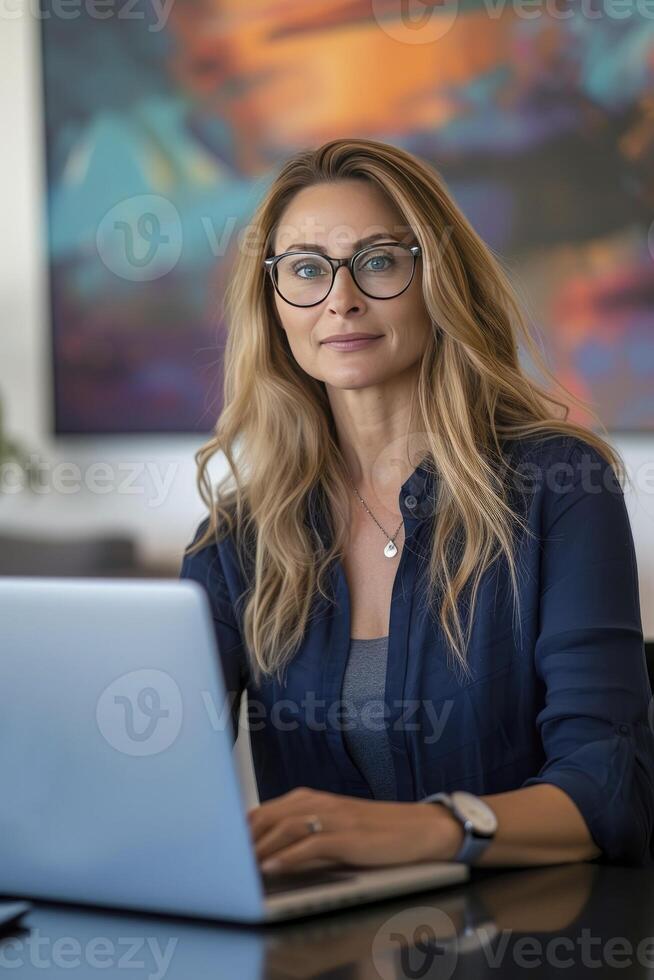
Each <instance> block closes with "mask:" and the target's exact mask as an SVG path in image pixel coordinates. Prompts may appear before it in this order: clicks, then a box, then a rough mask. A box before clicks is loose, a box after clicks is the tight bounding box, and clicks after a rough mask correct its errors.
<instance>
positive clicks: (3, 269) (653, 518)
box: [0, 5, 654, 637]
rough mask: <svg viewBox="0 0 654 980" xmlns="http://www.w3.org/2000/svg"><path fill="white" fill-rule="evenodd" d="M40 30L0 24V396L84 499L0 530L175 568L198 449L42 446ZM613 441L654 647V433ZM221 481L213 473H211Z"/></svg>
mask: <svg viewBox="0 0 654 980" xmlns="http://www.w3.org/2000/svg"><path fill="white" fill-rule="evenodd" d="M25 6H26V7H27V6H28V5H25ZM36 27H37V25H36V23H35V22H34V21H33V20H32V19H31V18H30V17H29V16H25V15H23V14H21V16H19V17H18V18H15V19H10V18H9V17H7V16H4V17H3V18H1V19H0V133H2V134H3V138H2V152H1V153H0V201H1V203H2V208H1V211H0V215H1V222H2V224H1V234H0V392H2V394H3V395H4V397H5V403H6V409H7V416H8V419H7V420H8V424H9V428H10V430H11V431H12V433H13V434H15V435H16V436H19V437H21V438H22V439H23V440H24V441H25V442H27V443H28V444H29V445H30V446H32V447H34V448H36V449H41V450H42V451H43V452H44V454H45V456H46V457H47V458H48V460H49V461H50V463H51V464H52V465H53V466H55V465H56V464H57V463H58V462H62V461H66V462H68V463H71V464H73V465H74V466H78V467H79V474H80V477H81V489H80V490H79V491H78V492H63V491H62V492H50V493H47V494H44V495H40V496H38V497H36V498H33V497H30V496H28V495H25V494H21V495H12V494H9V495H6V494H4V495H2V496H0V528H2V527H11V528H31V529H34V530H41V529H44V530H52V531H53V532H62V533H78V532H82V531H84V530H86V529H88V528H100V527H102V528H114V529H118V528H120V529H125V530H128V531H133V532H134V533H135V534H136V535H137V536H138V541H139V545H140V548H141V551H142V554H143V556H144V557H145V558H146V559H148V560H155V561H160V560H162V561H170V562H171V563H172V564H174V563H176V562H177V561H178V560H179V558H180V556H181V552H182V550H183V548H184V545H185V544H186V543H187V542H188V541H189V540H190V538H191V536H192V534H193V531H194V530H195V527H196V526H197V524H198V522H199V520H200V519H201V518H202V516H203V514H204V508H203V506H202V503H201V501H200V499H199V497H198V496H197V492H196V489H195V465H194V461H193V452H194V451H195V449H196V448H197V447H198V446H199V445H200V443H201V441H202V439H201V438H200V437H197V438H194V437H170V438H169V437H151V438H147V437H136V436H134V437H127V438H116V437H111V438H109V437H104V438H100V439H88V438H86V439H68V440H63V439H61V440H58V441H57V442H56V443H55V442H53V440H52V439H51V438H50V437H49V436H48V435H47V432H48V426H49V418H48V411H49V404H50V377H49V365H48V359H47V342H48V330H49V327H48V319H47V306H46V291H45V286H46V279H45V253H44V237H45V236H44V225H43V215H44V210H45V209H44V204H43V199H42V195H43V188H44V184H45V177H44V161H43V140H42V133H41V106H40V99H39V91H40V64H39V60H38V46H37V39H38V38H37V31H36ZM614 442H615V445H616V446H617V448H618V449H619V450H620V451H621V452H622V453H623V454H624V457H625V460H626V463H627V466H628V468H629V471H630V473H631V474H632V476H633V477H634V479H638V480H639V481H640V484H641V486H640V489H639V490H638V492H637V493H634V494H631V493H627V495H626V499H627V506H628V508H629V513H630V517H631V521H632V527H633V531H634V538H635V542H636V549H637V556H638V564H639V573H640V590H641V605H642V612H643V625H644V628H645V633H646V635H647V636H648V637H654V602H653V601H652V600H653V598H654V434H652V435H649V434H647V435H644V434H642V435H631V436H628V437H627V436H622V437H616V438H615V439H614ZM97 461H103V462H105V463H107V464H108V466H109V467H110V468H111V470H110V472H112V473H113V477H112V480H113V487H114V489H113V490H112V491H111V492H110V493H107V494H100V493H97V492H92V490H90V489H88V488H87V487H85V486H84V480H85V479H89V478H90V476H92V471H90V470H89V467H90V466H91V465H92V464H93V463H95V462H97ZM133 465H136V466H140V467H141V470H140V475H139V476H138V478H137V480H136V485H135V486H132V487H131V488H129V489H127V488H126V487H125V480H126V478H127V477H128V474H129V472H130V467H132V466H133ZM647 467H648V469H649V473H648V469H647ZM219 472H220V462H217V463H216V466H215V467H214V470H213V473H214V474H215V475H218V473H219ZM62 479H63V486H64V487H66V486H67V487H68V488H71V487H75V484H76V476H75V474H74V472H73V471H70V472H68V474H67V475H66V474H63V477H62ZM647 479H648V482H649V487H648V486H647ZM160 481H163V485H161V483H160ZM167 481H168V483H167Z"/></svg>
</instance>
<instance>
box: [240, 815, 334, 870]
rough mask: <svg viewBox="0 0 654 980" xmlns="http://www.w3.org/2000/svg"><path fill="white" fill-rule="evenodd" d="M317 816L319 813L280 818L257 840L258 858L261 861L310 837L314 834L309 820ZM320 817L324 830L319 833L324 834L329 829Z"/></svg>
mask: <svg viewBox="0 0 654 980" xmlns="http://www.w3.org/2000/svg"><path fill="white" fill-rule="evenodd" d="M316 816H318V815H317V814H294V815H293V816H288V817H283V818H282V819H281V820H278V821H277V822H276V823H275V824H274V825H273V826H272V827H270V828H269V829H268V830H267V831H266V832H265V833H264V834H263V835H262V836H261V837H259V839H258V840H257V844H256V855H257V859H258V860H259V861H261V860H262V859H263V858H266V857H268V856H269V855H271V854H274V853H275V851H279V850H282V849H283V848H287V847H288V846H289V845H290V844H292V843H294V842H295V841H300V840H303V839H304V838H305V837H308V836H309V835H310V834H312V831H310V830H309V824H308V821H309V820H310V819H311V818H312V817H316ZM319 819H320V821H321V824H322V830H321V831H319V833H321V834H324V833H325V832H326V831H327V827H326V826H325V821H324V820H323V819H322V818H319Z"/></svg>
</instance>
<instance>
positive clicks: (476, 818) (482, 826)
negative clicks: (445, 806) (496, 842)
mask: <svg viewBox="0 0 654 980" xmlns="http://www.w3.org/2000/svg"><path fill="white" fill-rule="evenodd" d="M451 795H452V799H453V801H454V803H455V804H456V807H457V809H458V810H460V811H461V813H462V814H463V815H464V817H465V818H466V819H467V820H470V822H471V823H472V825H473V827H474V828H475V831H476V832H477V833H479V834H484V835H490V834H494V833H495V831H496V830H497V817H496V816H495V814H494V813H493V811H492V810H491V808H490V807H489V806H488V804H487V803H484V801H483V800H480V799H479V797H478V796H474V795H473V794H472V793H466V792H465V790H457V791H456V792H454V793H452V794H451Z"/></svg>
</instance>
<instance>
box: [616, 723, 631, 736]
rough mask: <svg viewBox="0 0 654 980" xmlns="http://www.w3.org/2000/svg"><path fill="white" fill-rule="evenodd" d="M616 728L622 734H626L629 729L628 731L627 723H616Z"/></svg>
mask: <svg viewBox="0 0 654 980" xmlns="http://www.w3.org/2000/svg"><path fill="white" fill-rule="evenodd" d="M618 728H619V730H620V731H621V732H622V734H623V735H628V734H629V731H630V729H629V725H618Z"/></svg>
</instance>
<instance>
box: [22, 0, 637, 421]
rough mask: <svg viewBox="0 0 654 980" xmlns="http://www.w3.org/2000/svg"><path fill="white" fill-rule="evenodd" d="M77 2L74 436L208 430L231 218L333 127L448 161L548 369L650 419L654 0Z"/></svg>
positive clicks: (64, 166) (52, 249)
mask: <svg viewBox="0 0 654 980" xmlns="http://www.w3.org/2000/svg"><path fill="white" fill-rule="evenodd" d="M45 2H47V0H44V3H45ZM63 7H64V5H61V6H60V8H58V10H59V12H58V13H56V12H55V10H54V7H53V10H52V12H51V16H49V17H47V16H43V17H42V21H41V24H42V39H43V66H44V68H43V80H44V97H45V125H46V149H47V213H48V257H49V264H50V287H51V314H52V328H53V354H54V372H55V386H54V387H55V408H56V426H57V431H58V432H60V433H127V432H205V431H208V430H209V429H210V428H211V426H212V424H213V422H214V420H215V417H216V416H217V414H218V412H219V410H220V405H221V399H222V390H221V360H222V350H223V347H224V323H223V319H222V317H223V312H222V308H221V303H222V295H223V292H224V288H225V284H226V282H227V280H228V276H229V268H230V263H231V261H232V259H233V256H234V255H235V253H236V250H237V248H238V247H239V231H242V229H243V227H244V225H245V224H247V221H248V220H249V217H250V215H251V213H252V209H253V207H254V205H255V203H256V202H257V200H259V198H260V197H261V195H262V194H263V192H264V191H265V189H266V187H267V186H268V182H269V181H270V180H271V179H272V177H273V175H274V173H275V171H276V169H277V168H278V166H279V165H280V164H281V163H282V161H283V160H284V159H286V158H287V157H288V156H289V155H290V154H291V153H292V152H294V151H295V150H296V149H299V148H303V147H306V146H312V145H317V144H318V143H320V142H322V141H324V140H326V139H330V138H333V137H337V136H364V137H371V138H374V139H381V140H384V141H387V142H389V143H393V144H395V145H399V146H403V147H405V148H406V149H408V150H410V151H412V152H415V153H417V154H419V155H420V156H422V157H423V158H425V159H427V160H429V161H430V162H431V163H433V165H434V166H435V167H436V168H437V169H438V170H440V172H441V173H442V174H443V176H444V177H445V179H446V181H447V183H448V186H449V187H450V189H451V191H452V193H453V195H454V197H455V199H456V200H457V202H458V203H459V205H460V206H461V208H462V209H463V211H464V212H465V213H466V215H467V216H468V218H469V219H470V220H471V221H472V223H473V225H474V226H475V227H476V228H477V230H478V231H479V232H480V234H481V235H482V236H483V238H484V239H485V240H486V241H487V242H488V243H489V245H491V247H492V248H493V249H494V250H495V252H496V253H498V254H499V255H501V257H502V258H503V260H504V261H505V263H506V264H507V265H508V267H509V268H510V269H511V272H512V275H513V277H514V278H515V281H516V284H517V285H518V287H519V290H520V294H521V296H522V298H523V300H524V301H525V304H526V305H527V307H528V310H529V314H530V320H531V322H532V324H533V325H534V327H535V328H536V330H537V331H538V332H539V334H540V336H541V337H542V343H543V346H544V348H545V352H546V356H547V361H548V364H549V366H550V368H551V369H552V370H553V371H554V372H555V374H557V376H558V377H559V378H560V379H561V380H562V381H563V382H564V384H566V386H567V387H568V388H569V389H570V390H572V391H573V392H574V393H575V394H577V395H579V396H580V397H582V398H584V399H586V400H588V401H589V402H590V403H591V405H592V406H593V407H594V409H595V410H596V411H597V413H598V415H599V416H600V419H601V420H602V422H603V423H604V424H605V425H606V426H607V428H609V429H612V430H620V429H628V430H651V429H652V428H654V224H653V220H654V3H653V4H649V7H648V5H647V3H646V2H645V0H640V2H637V0H634V2H633V4H632V11H631V14H630V15H629V16H625V11H627V13H628V10H627V8H628V3H625V0H620V4H619V7H618V4H617V3H616V2H615V0H613V5H612V3H611V0H575V2H574V3H572V2H570V3H569V4H568V3H566V2H564V0H560V2H558V3H557V4H554V3H552V2H551V0H543V2H542V5H541V6H539V4H538V0H528V2H527V0H522V2H518V0H513V2H509V0H468V2H466V0H459V2H458V3H456V2H454V0H431V2H425V0H420V2H418V0H402V2H401V3H398V2H397V0H365V2H364V0H313V2H312V3H310V4H309V3H307V4H300V3H297V2H291V0H215V2H214V0H138V3H137V5H134V3H133V2H132V0H129V2H128V0H119V2H118V3H117V4H114V5H113V6H111V5H109V6H108V5H106V4H97V5H95V4H93V3H91V2H90V0H79V6H78V7H77V10H76V12H77V15H78V16H76V17H73V16H63V15H62V12H61V11H62V10H63ZM69 8H70V4H67V5H66V9H65V13H66V14H70V9H69ZM650 8H652V9H651V16H649V15H648V13H647V12H648V10H649V9H650ZM620 12H621V13H620Z"/></svg>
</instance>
